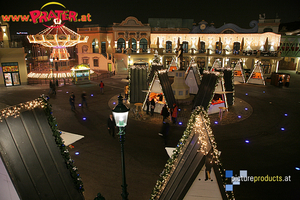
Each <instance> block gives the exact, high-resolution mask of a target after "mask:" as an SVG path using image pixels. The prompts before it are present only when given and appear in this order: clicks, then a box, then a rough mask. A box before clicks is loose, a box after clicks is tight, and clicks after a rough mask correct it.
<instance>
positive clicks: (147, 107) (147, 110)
mask: <svg viewBox="0 0 300 200" xmlns="http://www.w3.org/2000/svg"><path fill="white" fill-rule="evenodd" d="M149 106H150V101H149V98H147V99H146V114H147V115H149Z"/></svg>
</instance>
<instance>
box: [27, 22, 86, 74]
mask: <svg viewBox="0 0 300 200" xmlns="http://www.w3.org/2000/svg"><path fill="white" fill-rule="evenodd" d="M27 38H28V40H29V42H30V43H35V44H40V45H42V46H45V47H49V48H51V49H52V52H51V54H50V59H49V60H50V63H51V65H52V66H49V68H50V69H52V70H53V69H55V70H56V71H62V70H69V69H70V68H69V57H70V55H69V53H68V50H67V47H73V46H75V45H77V44H78V43H86V42H87V41H88V36H84V35H80V34H78V33H76V32H74V31H73V30H71V29H69V28H67V27H65V26H64V25H63V24H61V20H60V19H54V24H53V25H52V26H47V28H46V29H45V30H43V31H41V32H39V33H38V34H36V35H28V36H27Z"/></svg>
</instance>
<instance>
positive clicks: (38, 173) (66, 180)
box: [0, 107, 84, 200]
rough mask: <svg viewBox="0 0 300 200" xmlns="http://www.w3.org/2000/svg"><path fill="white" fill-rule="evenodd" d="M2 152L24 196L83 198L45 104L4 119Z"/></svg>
mask: <svg viewBox="0 0 300 200" xmlns="http://www.w3.org/2000/svg"><path fill="white" fill-rule="evenodd" d="M0 156H1V158H2V160H3V163H4V164H5V165H6V169H7V172H8V174H9V175H10V178H11V180H12V182H13V185H14V187H15V189H16V191H17V193H18V195H19V197H20V199H68V200H71V199H74V200H83V199H84V198H83V196H82V194H80V193H79V191H78V190H76V188H75V184H74V182H73V180H72V178H71V174H70V171H69V170H68V169H67V165H66V163H65V161H64V159H63V157H62V155H61V153H60V151H59V149H58V147H57V144H56V143H55V138H54V137H53V136H52V130H51V128H50V126H49V124H48V120H47V117H46V115H45V112H44V110H43V109H42V108H39V107H37V108H34V109H32V110H25V111H22V112H21V113H20V116H19V117H16V118H15V117H13V116H10V117H7V118H5V119H2V121H1V122H0Z"/></svg>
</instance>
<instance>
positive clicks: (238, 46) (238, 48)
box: [233, 42, 241, 51]
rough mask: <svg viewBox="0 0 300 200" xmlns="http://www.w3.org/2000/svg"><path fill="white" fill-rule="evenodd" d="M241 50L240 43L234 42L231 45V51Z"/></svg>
mask: <svg viewBox="0 0 300 200" xmlns="http://www.w3.org/2000/svg"><path fill="white" fill-rule="evenodd" d="M240 49H241V43H239V42H234V43H233V50H234V51H239V50H240Z"/></svg>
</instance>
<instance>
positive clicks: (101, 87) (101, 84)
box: [99, 81, 104, 94]
mask: <svg viewBox="0 0 300 200" xmlns="http://www.w3.org/2000/svg"><path fill="white" fill-rule="evenodd" d="M99 87H100V92H101V94H104V83H103V82H102V81H101V82H100V84H99Z"/></svg>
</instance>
